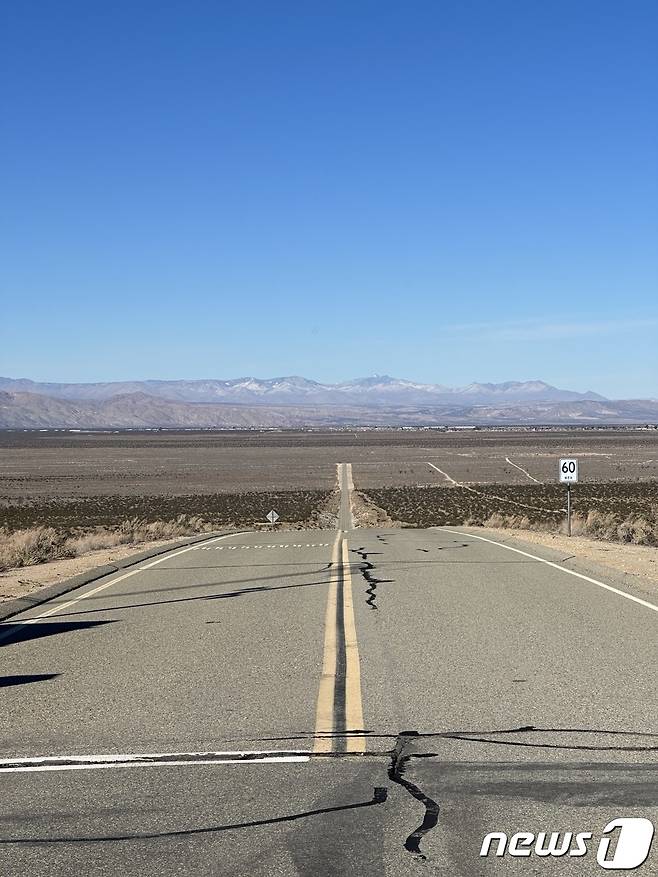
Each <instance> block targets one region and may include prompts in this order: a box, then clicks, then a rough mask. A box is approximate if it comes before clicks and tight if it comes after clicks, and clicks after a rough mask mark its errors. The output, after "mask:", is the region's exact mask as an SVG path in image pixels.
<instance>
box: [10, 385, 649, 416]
mask: <svg viewBox="0 0 658 877" xmlns="http://www.w3.org/2000/svg"><path fill="white" fill-rule="evenodd" d="M647 422H650V423H652V422H658V401H656V400H642V399H640V400H617V401H610V400H607V399H605V397H603V396H601V395H599V394H598V393H594V392H592V391H587V392H584V393H579V392H576V391H573V390H564V389H559V388H557V387H553V386H551V385H550V384H547V383H545V382H543V381H508V382H505V383H500V384H491V383H473V384H469V385H468V386H466V387H456V388H451V387H447V386H443V385H441V384H423V383H417V382H413V381H407V380H402V379H399V378H392V377H389V376H388V375H376V376H374V377H369V378H360V379H355V380H352V381H346V382H343V383H338V384H322V383H319V382H317V381H312V380H309V379H307V378H302V377H298V376H292V377H282V378H271V379H267V380H264V379H259V378H237V379H234V380H199V381H130V382H109V383H90V384H82V383H77V384H63V383H39V382H36V381H31V380H28V379H24V378H20V379H14V378H0V429H48V428H60V429H62V428H63V429H113V428H114V429H140V428H155V427H168V428H181V427H183V428H184V427H187V428H231V427H238V428H240V427H241V428H254V427H262V428H268V427H270V428H271V427H279V428H295V427H303V426H351V425H354V426H357V425H360V426H387V425H390V426H423V425H427V426H438V425H443V424H446V425H450V424H452V425H486V424H490V425H497V424H524V425H535V424H633V423H647Z"/></svg>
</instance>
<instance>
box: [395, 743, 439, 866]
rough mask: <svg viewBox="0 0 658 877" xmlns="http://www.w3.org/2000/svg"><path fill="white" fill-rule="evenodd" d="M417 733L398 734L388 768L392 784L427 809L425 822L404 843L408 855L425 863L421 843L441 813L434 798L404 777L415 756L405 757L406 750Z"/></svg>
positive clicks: (429, 754)
mask: <svg viewBox="0 0 658 877" xmlns="http://www.w3.org/2000/svg"><path fill="white" fill-rule="evenodd" d="M418 736H419V735H418V732H417V731H401V732H400V733H399V734H398V737H397V740H396V741H395V746H394V748H393V752H392V754H391V763H390V766H389V768H388V778H389V779H390V780H391V782H394V783H397V784H398V785H399V786H402V788H403V789H405V790H406V791H407V792H409V794H410V795H411V796H412V797H413V798H415V799H416V801H419V802H420V803H421V804H422V805H423V807H424V808H425V814H424V816H423V821H422V822H421V824H420V825H419V826H418V828H416V829H414V831H412V832H411V834H410V835H409V836H408V837H407V839H406V840H405V842H404V848H405V850H407V852H408V853H411V854H412V855H413V856H416V857H417V858H419V859H422V860H423V861H424V860H425V859H426V858H427V856H426V855H425V853H423V852H422V851H421V849H420V842H421V841H422V840H423V838H424V837H425V835H426V834H427V833H428V832H429V831H431V830H432V829H433V828H436V826H437V824H438V822H439V812H440V809H441V808H440V806H439V804H438V802H437V801H435V800H434V799H433V798H430V797H429V796H428V795H426V794H425V792H423V790H422V789H420V788H419V787H418V786H417V785H415V784H414V783H412V782H411V780H408V779H406V778H405V776H404V771H405V768H406V766H407V763H408V762H409V761H410V760H411V758H412V757H413V756H411V755H405V754H404V749H405V746H406V745H407V742H408V741H409V740H413V739H415V738H417V737H418ZM434 755H435V753H427V754H426V755H425V756H424V757H427V758H432V757H433V756H434Z"/></svg>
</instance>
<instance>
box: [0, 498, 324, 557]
mask: <svg viewBox="0 0 658 877" xmlns="http://www.w3.org/2000/svg"><path fill="white" fill-rule="evenodd" d="M332 504H335V499H334V498H333V496H332V492H331V491H322V490H310V491H280V492H277V493H270V492H262V493H245V494H242V495H234V494H210V495H195V496H175V497H171V496H169V497H162V496H154V497H139V498H135V497H126V496H101V497H89V498H86V499H83V500H70V501H57V500H47V501H41V502H36V503H35V502H32V503H30V502H21V503H12V504H9V505H6V506H5V507H4V508H1V509H0V571H4V570H7V569H13V568H16V567H23V566H30V565H32V564H36V563H46V562H47V561H50V560H59V559H62V558H67V557H79V556H81V555H84V554H88V553H89V552H90V551H96V550H99V549H103V548H115V547H117V546H119V545H137V544H139V543H142V542H153V541H157V540H161V539H176V538H178V537H182V536H194V535H197V534H202V533H209V532H212V531H213V530H217V529H220V528H222V529H223V528H228V529H232V528H240V527H253V526H254V524H255V523H256V522H263V523H264V522H265V517H266V515H267V513H268V512H269V511H270V510H271V509H274V510H276V512H277V513H278V514H279V517H280V521H281V525H282V526H283V527H294V528H299V527H310V528H314V527H325V526H327V527H333V526H335V517H333V518H332V516H331V507H332ZM44 521H47V522H48V525H46V524H44V523H43V522H44Z"/></svg>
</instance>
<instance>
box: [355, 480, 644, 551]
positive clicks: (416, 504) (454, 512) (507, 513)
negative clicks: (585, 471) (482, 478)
mask: <svg viewBox="0 0 658 877" xmlns="http://www.w3.org/2000/svg"><path fill="white" fill-rule="evenodd" d="M573 496H574V511H573V514H572V533H573V535H574V536H589V537H590V538H593V539H601V540H606V541H611V542H625V543H631V544H634V545H653V546H658V484H656V483H655V482H646V483H637V484H614V485H612V484H597V485H579V487H578V490H577V491H574V494H573ZM365 498H366V499H367V500H369V501H370V502H372V503H374V504H375V505H377V506H379V507H380V508H382V509H384V510H385V511H386V512H387V513H388V514H389V515H390V516H391V518H394V519H396V520H398V521H401V522H403V524H402V526H408V527H433V526H434V527H436V526H451V525H452V526H459V525H462V526H478V527H495V528H506V529H507V528H510V529H519V530H536V531H542V532H549V533H559V532H564V530H565V518H566V512H565V509H564V506H563V503H564V500H565V492H564V488H560V487H559V486H557V485H538V486H537V487H535V486H527V487H526V486H523V487H519V486H513V487H512V486H509V485H503V484H492V485H478V488H477V492H474V491H472V490H469V489H468V488H465V487H395V488H381V489H369V490H368V491H367V492H365Z"/></svg>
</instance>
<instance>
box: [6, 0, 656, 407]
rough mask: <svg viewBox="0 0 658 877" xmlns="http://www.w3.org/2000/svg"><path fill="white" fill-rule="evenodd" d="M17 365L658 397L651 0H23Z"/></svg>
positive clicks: (116, 374) (10, 45) (12, 262)
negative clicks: (525, 384)
mask: <svg viewBox="0 0 658 877" xmlns="http://www.w3.org/2000/svg"><path fill="white" fill-rule="evenodd" d="M2 16H3V19H4V20H3V22H2V26H1V27H0V31H1V33H2V36H1V37H0V83H1V85H0V88H1V91H2V93H1V95H0V98H1V102H2V103H1V105H2V110H3V111H2V134H1V136H0V154H1V157H2V164H1V167H2V178H3V179H2V192H1V193H0V198H1V201H2V209H1V210H0V241H1V249H2V257H1V260H0V282H1V289H0V292H1V294H2V311H1V314H0V316H1V321H2V327H1V328H0V374H4V375H7V376H11V377H19V376H21V377H31V378H34V379H38V380H60V381H74V380H76V381H79V380H84V381H87V380H89V381H91V380H114V379H127V378H208V377H217V378H229V377H238V376H242V375H248V374H252V375H256V376H259V377H271V376H275V375H284V374H303V375H305V376H306V377H311V378H315V379H318V380H328V381H331V380H339V379H344V378H348V377H355V376H363V375H368V374H373V373H388V374H393V375H395V376H399V377H407V378H412V379H416V380H422V381H431V382H437V383H446V384H451V385H457V384H464V383H468V382H470V381H472V380H482V381H502V380H514V379H530V378H542V379H544V380H547V381H549V382H550V383H554V384H557V385H561V386H566V387H569V388H574V389H579V390H585V389H594V390H597V391H599V392H602V393H604V394H606V395H610V396H618V397H620V396H636V397H637V396H654V397H658V255H657V253H658V111H657V107H658V53H657V52H656V45H658V4H657V3H656V2H655V0H630V2H627V3H620V2H618V0H614V2H611V0H576V2H573V0H552V2H549V3H545V2H544V3H543V2H534V0H530V2H529V0H514V2H510V0H495V2H491V0H451V2H441V0H431V2H415V0H405V2H402V0H400V2H395V3H387V2H386V0H373V2H362V0H349V2H331V0H323V2H314V0H299V2H286V0H280V2H274V0H268V2H249V0H245V2H221V0H220V2H217V0H212V2H210V0H209V2H199V0H185V2H182V0H180V2H167V0H157V2H142V0H129V2H127V0H117V2H112V3H94V2H91V3H90V2H88V0H84V2H68V0H57V2H51V0H38V2H35V0H20V2H19V0H8V2H6V3H5V4H3V13H2Z"/></svg>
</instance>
